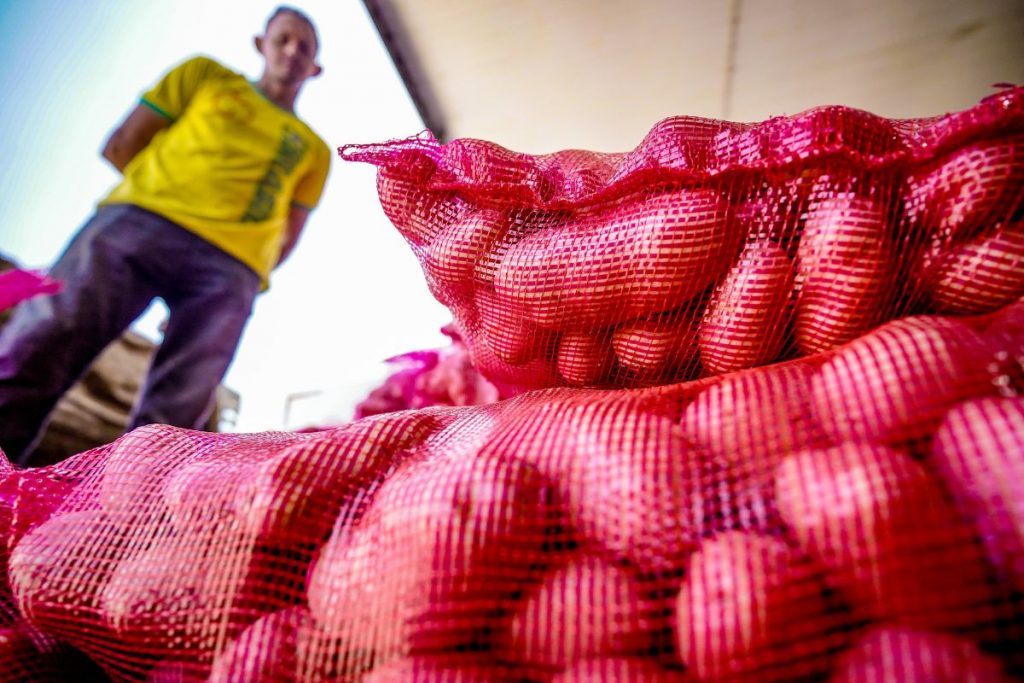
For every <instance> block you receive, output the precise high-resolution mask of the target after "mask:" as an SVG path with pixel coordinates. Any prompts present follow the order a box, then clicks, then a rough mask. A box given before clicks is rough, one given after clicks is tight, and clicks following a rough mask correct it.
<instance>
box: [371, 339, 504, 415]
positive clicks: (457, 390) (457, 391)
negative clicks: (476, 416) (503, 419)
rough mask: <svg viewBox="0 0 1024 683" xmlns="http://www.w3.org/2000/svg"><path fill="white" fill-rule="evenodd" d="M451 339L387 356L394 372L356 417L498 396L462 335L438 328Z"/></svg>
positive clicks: (467, 403)
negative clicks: (438, 346)
mask: <svg viewBox="0 0 1024 683" xmlns="http://www.w3.org/2000/svg"><path fill="white" fill-rule="evenodd" d="M441 331H442V332H443V333H444V334H446V335H448V336H449V337H450V338H451V340H452V343H451V345H450V346H448V347H445V348H441V349H424V350H421V351H410V352H409V353H403V354H401V355H399V356H394V357H392V358H388V359H387V361H386V362H388V363H390V364H391V365H393V366H397V368H398V369H397V370H395V372H393V373H391V374H390V375H388V377H387V378H386V379H385V380H384V382H382V383H381V385H380V386H377V387H374V388H373V389H372V390H371V391H370V393H369V394H368V395H367V396H366V398H364V399H363V400H362V401H360V402H359V403H358V404H357V405H356V408H355V411H354V412H355V418H356V419H359V418H362V417H368V416H370V415H379V414H381V413H391V412H395V411H398V410H407V409H411V408H427V407H430V406H473V405H480V404H484V403H492V402H494V401H496V400H498V390H497V388H496V387H495V386H494V385H493V384H491V383H490V382H488V381H487V380H486V379H484V377H483V376H482V375H481V374H480V371H479V370H477V368H476V366H475V365H473V361H472V359H471V358H470V357H469V351H468V350H467V349H466V345H465V344H464V343H463V341H462V338H461V336H459V334H458V332H456V331H455V330H454V328H453V327H452V326H451V325H446V326H445V327H443V328H441Z"/></svg>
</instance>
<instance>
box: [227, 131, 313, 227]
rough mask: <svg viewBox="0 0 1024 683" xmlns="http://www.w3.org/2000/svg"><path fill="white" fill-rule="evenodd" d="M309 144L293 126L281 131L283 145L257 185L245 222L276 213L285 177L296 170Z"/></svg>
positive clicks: (261, 219)
mask: <svg viewBox="0 0 1024 683" xmlns="http://www.w3.org/2000/svg"><path fill="white" fill-rule="evenodd" d="M308 147H309V145H307V144H306V142H305V141H304V140H303V139H302V137H301V136H300V135H299V134H298V132H296V131H295V129H294V128H292V127H291V126H288V125H285V126H284V127H283V129H282V131H281V146H280V147H278V148H277V154H275V155H274V160H273V161H271V162H270V168H268V169H267V173H266V175H264V176H263V178H262V179H261V180H260V183H259V185H257V186H256V194H255V195H254V196H253V198H252V201H251V202H250V203H249V208H248V209H246V210H245V215H244V216H242V222H243V223H258V222H260V221H265V220H267V219H268V218H270V216H271V215H272V214H273V213H274V203H275V202H276V201H277V195H279V194H280V193H281V188H282V187H284V179H285V178H286V177H288V174H289V173H291V172H292V171H294V170H295V167H296V166H297V165H298V163H299V161H300V160H301V159H302V155H304V154H305V153H306V149H307V148H308Z"/></svg>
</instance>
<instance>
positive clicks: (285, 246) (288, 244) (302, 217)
mask: <svg viewBox="0 0 1024 683" xmlns="http://www.w3.org/2000/svg"><path fill="white" fill-rule="evenodd" d="M308 218H309V209H307V208H305V207H302V206H299V205H297V204H292V207H291V210H290V211H289V212H288V225H287V226H286V227H285V234H284V237H283V238H282V240H281V255H280V256H278V257H277V265H275V266H274V267H275V268H276V267H277V266H279V265H281V264H282V263H284V261H285V259H287V258H288V256H289V255H290V254H291V253H292V250H293V249H295V245H296V244H297V243H298V241H299V235H301V234H302V229H303V228H304V227H306V220H307V219H308Z"/></svg>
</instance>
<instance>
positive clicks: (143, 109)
mask: <svg viewBox="0 0 1024 683" xmlns="http://www.w3.org/2000/svg"><path fill="white" fill-rule="evenodd" d="M170 123H171V122H170V121H169V120H167V119H166V118H164V117H163V116H161V115H160V114H157V113H156V112H155V111H153V110H152V109H150V108H149V107H147V106H145V105H142V104H140V105H139V106H137V107H135V109H134V110H133V111H132V113H131V114H129V115H128V118H126V119H125V120H124V122H123V123H121V125H120V126H118V127H117V129H116V130H115V131H114V132H113V133H111V134H110V138H108V139H107V143H106V144H105V145H104V146H103V158H104V159H106V160H107V161H109V162H110V163H111V164H113V166H114V168H116V169H117V170H118V171H122V172H123V171H124V167H125V166H127V165H128V162H129V161H131V160H132V159H134V158H135V155H136V154H138V153H139V152H141V151H142V150H143V149H144V148H145V147H146V145H148V144H149V142H150V140H152V139H153V136H154V135H156V134H157V133H158V132H159V131H160V130H162V129H164V128H166V127H167V126H169V125H170Z"/></svg>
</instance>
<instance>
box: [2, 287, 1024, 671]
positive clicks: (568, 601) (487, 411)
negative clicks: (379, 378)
mask: <svg viewBox="0 0 1024 683" xmlns="http://www.w3.org/2000/svg"><path fill="white" fill-rule="evenodd" d="M1022 330H1024V301H1021V302H1017V303H1015V304H1013V305H1011V306H1008V307H1005V308H1003V309H1001V310H1000V311H998V312H996V313H994V314H989V315H984V316H974V317H966V318H957V317H950V316H937V315H923V316H913V317H908V318H902V319H899V320H895V321H891V322H888V323H884V324H882V325H880V326H879V327H877V328H876V329H874V330H872V331H870V332H868V333H866V334H864V335H862V336H860V337H858V338H857V339H855V340H853V341H851V342H849V343H847V344H844V345H841V346H839V347H837V348H836V349H834V350H831V351H829V352H825V353H819V354H815V355H813V356H808V357H805V358H800V359H795V360H792V361H789V362H787V363H783V364H775V365H772V366H768V367H762V368H753V369H749V370H745V371H741V372H735V373H729V374H723V375H718V376H715V377H710V378H705V379H702V380H698V381H694V382H687V383H681V384H675V385H666V386H659V387H653V388H648V389H640V390H616V391H602V390H594V389H566V388H558V389H548V390H542V391H534V392H527V393H524V394H521V395H519V396H516V397H514V398H511V399H507V400H503V401H499V402H496V403H492V404H488V405H483V406H471V407H433V408H426V409H420V410H410V411H403V412H397V413H389V414H385V415H377V416H373V417H369V418H365V419H361V420H357V421H355V422H353V423H351V424H348V425H345V426H343V427H339V428H336V429H331V430H324V431H320V432H315V433H309V434H283V433H282V434H276V433H267V434H256V435H215V434H204V433H200V432H192V431H188V430H180V429H174V428H170V427H164V426H151V427H145V428H142V429H139V430H136V431H135V432H132V433H130V434H128V435H126V436H125V437H123V438H122V439H120V440H119V441H117V442H115V443H114V444H111V445H109V446H106V447H103V448H101V449H97V450H95V451H91V452H89V453H86V454H82V455H80V456H76V457H75V458H73V459H71V460H70V461H67V463H64V464H61V465H56V466H53V467H51V468H46V469H43V470H38V471H9V472H8V473H7V475H6V477H5V479H4V484H5V485H7V486H10V485H11V482H16V481H19V480H21V479H23V478H26V477H29V476H31V475H33V473H34V472H40V473H47V474H48V475H49V476H50V478H51V480H54V481H56V480H58V479H59V478H58V477H57V475H58V474H60V473H73V474H74V481H73V486H72V488H71V489H70V491H69V492H66V493H64V494H61V496H60V497H59V500H60V502H59V504H57V505H56V506H55V507H54V508H53V509H52V510H51V511H50V512H49V514H48V516H46V518H45V521H42V522H41V523H38V524H35V525H33V526H32V528H31V529H30V530H29V531H28V532H27V533H24V534H22V535H21V537H20V538H19V539H17V540H16V541H15V542H13V543H12V544H11V545H12V551H11V554H10V557H9V559H8V572H7V576H8V582H9V587H10V591H11V594H12V595H13V599H14V601H15V603H16V605H17V609H18V613H19V615H20V618H23V619H25V620H27V622H28V623H30V624H32V626H33V627H34V628H37V629H40V630H41V631H43V632H45V633H47V634H50V635H51V636H52V637H54V638H59V639H60V640H62V641H65V642H67V643H69V644H70V645H72V646H74V647H75V648H77V649H78V650H80V651H82V652H84V653H86V654H87V655H88V656H89V657H90V658H91V659H92V660H94V661H95V662H96V663H97V664H98V665H100V666H102V668H103V669H104V671H105V672H106V673H107V674H108V675H109V676H110V677H111V678H112V679H114V680H132V681H142V680H148V681H205V680H209V681H238V680H245V681H371V682H372V681H453V682H454V681H476V680H480V681H499V682H500V681H527V682H530V683H532V682H537V683H555V682H560V683H566V682H568V681H607V682H613V681H614V682H621V683H625V682H626V681H651V682H662V681H665V682H671V681H683V680H691V681H794V680H797V681H799V680H807V681H878V680H881V681H906V680H979V681H1002V680H1010V677H1011V676H1019V675H1020V674H1021V673H1022V672H1024V665H1022V664H1024V663H1022V662H1021V661H1020V658H1019V653H1018V650H1019V647H1018V645H1019V642H1020V641H1021V636H1022V633H1021V628H1022V626H1024V619H1022V616H1024V604H1022V601H1021V598H1020V596H1021V595H1024V571H1022V567H1024V507H1022V506H1021V505H1020V501H1021V500H1024V495H1022V494H1024V491H1021V490H1020V482H1021V481H1024V428H1022V425H1024V334H1022ZM37 476H41V475H37ZM66 476H69V475H66ZM943 677H944V678H943Z"/></svg>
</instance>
